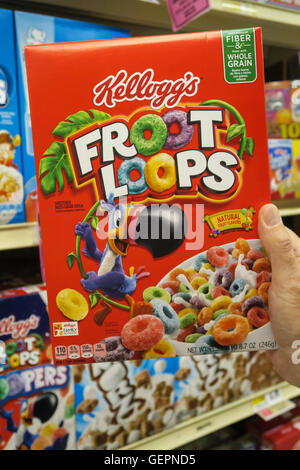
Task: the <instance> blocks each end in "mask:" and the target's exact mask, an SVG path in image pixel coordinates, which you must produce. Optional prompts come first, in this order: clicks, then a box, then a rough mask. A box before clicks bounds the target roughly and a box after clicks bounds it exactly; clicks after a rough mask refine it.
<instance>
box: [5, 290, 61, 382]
mask: <svg viewBox="0 0 300 470" xmlns="http://www.w3.org/2000/svg"><path fill="white" fill-rule="evenodd" d="M51 361H52V349H51V343H50V326H49V316H48V311H47V292H46V286H45V285H44V284H37V285H33V286H26V287H22V288H18V289H10V290H7V291H2V292H0V376H1V375H2V374H7V373H8V372H11V371H13V372H14V371H16V370H19V369H27V368H30V367H33V366H37V365H39V364H46V363H50V362H51Z"/></svg>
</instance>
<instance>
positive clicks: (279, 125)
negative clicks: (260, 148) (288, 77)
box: [266, 80, 300, 139]
mask: <svg viewBox="0 0 300 470" xmlns="http://www.w3.org/2000/svg"><path fill="white" fill-rule="evenodd" d="M266 110H267V129H268V137H269V138H272V139H273V138H276V139H299V138H300V80H292V81H282V82H269V83H266Z"/></svg>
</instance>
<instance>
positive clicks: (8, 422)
mask: <svg viewBox="0 0 300 470" xmlns="http://www.w3.org/2000/svg"><path fill="white" fill-rule="evenodd" d="M68 449H71V450H72V449H75V403H74V387H73V376H72V368H71V367H70V366H58V367H55V366H53V365H52V364H41V365H39V366H34V367H27V368H25V369H22V370H17V371H13V372H9V373H8V374H6V375H3V376H0V450H68Z"/></svg>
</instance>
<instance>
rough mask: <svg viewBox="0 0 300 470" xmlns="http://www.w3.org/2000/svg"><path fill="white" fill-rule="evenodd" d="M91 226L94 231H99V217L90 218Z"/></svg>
mask: <svg viewBox="0 0 300 470" xmlns="http://www.w3.org/2000/svg"><path fill="white" fill-rule="evenodd" d="M90 224H91V227H92V228H93V229H94V230H97V228H98V224H99V219H98V217H96V216H94V217H91V218H90Z"/></svg>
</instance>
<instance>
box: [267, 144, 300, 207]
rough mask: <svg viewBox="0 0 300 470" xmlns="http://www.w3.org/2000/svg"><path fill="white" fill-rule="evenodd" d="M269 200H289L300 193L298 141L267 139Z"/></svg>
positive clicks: (299, 149) (299, 150)
mask: <svg viewBox="0 0 300 470" xmlns="http://www.w3.org/2000/svg"><path fill="white" fill-rule="evenodd" d="M268 148H269V160H270V176H271V198H272V199H273V200H278V199H291V198H295V197H298V194H299V191H300V139H268Z"/></svg>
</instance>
